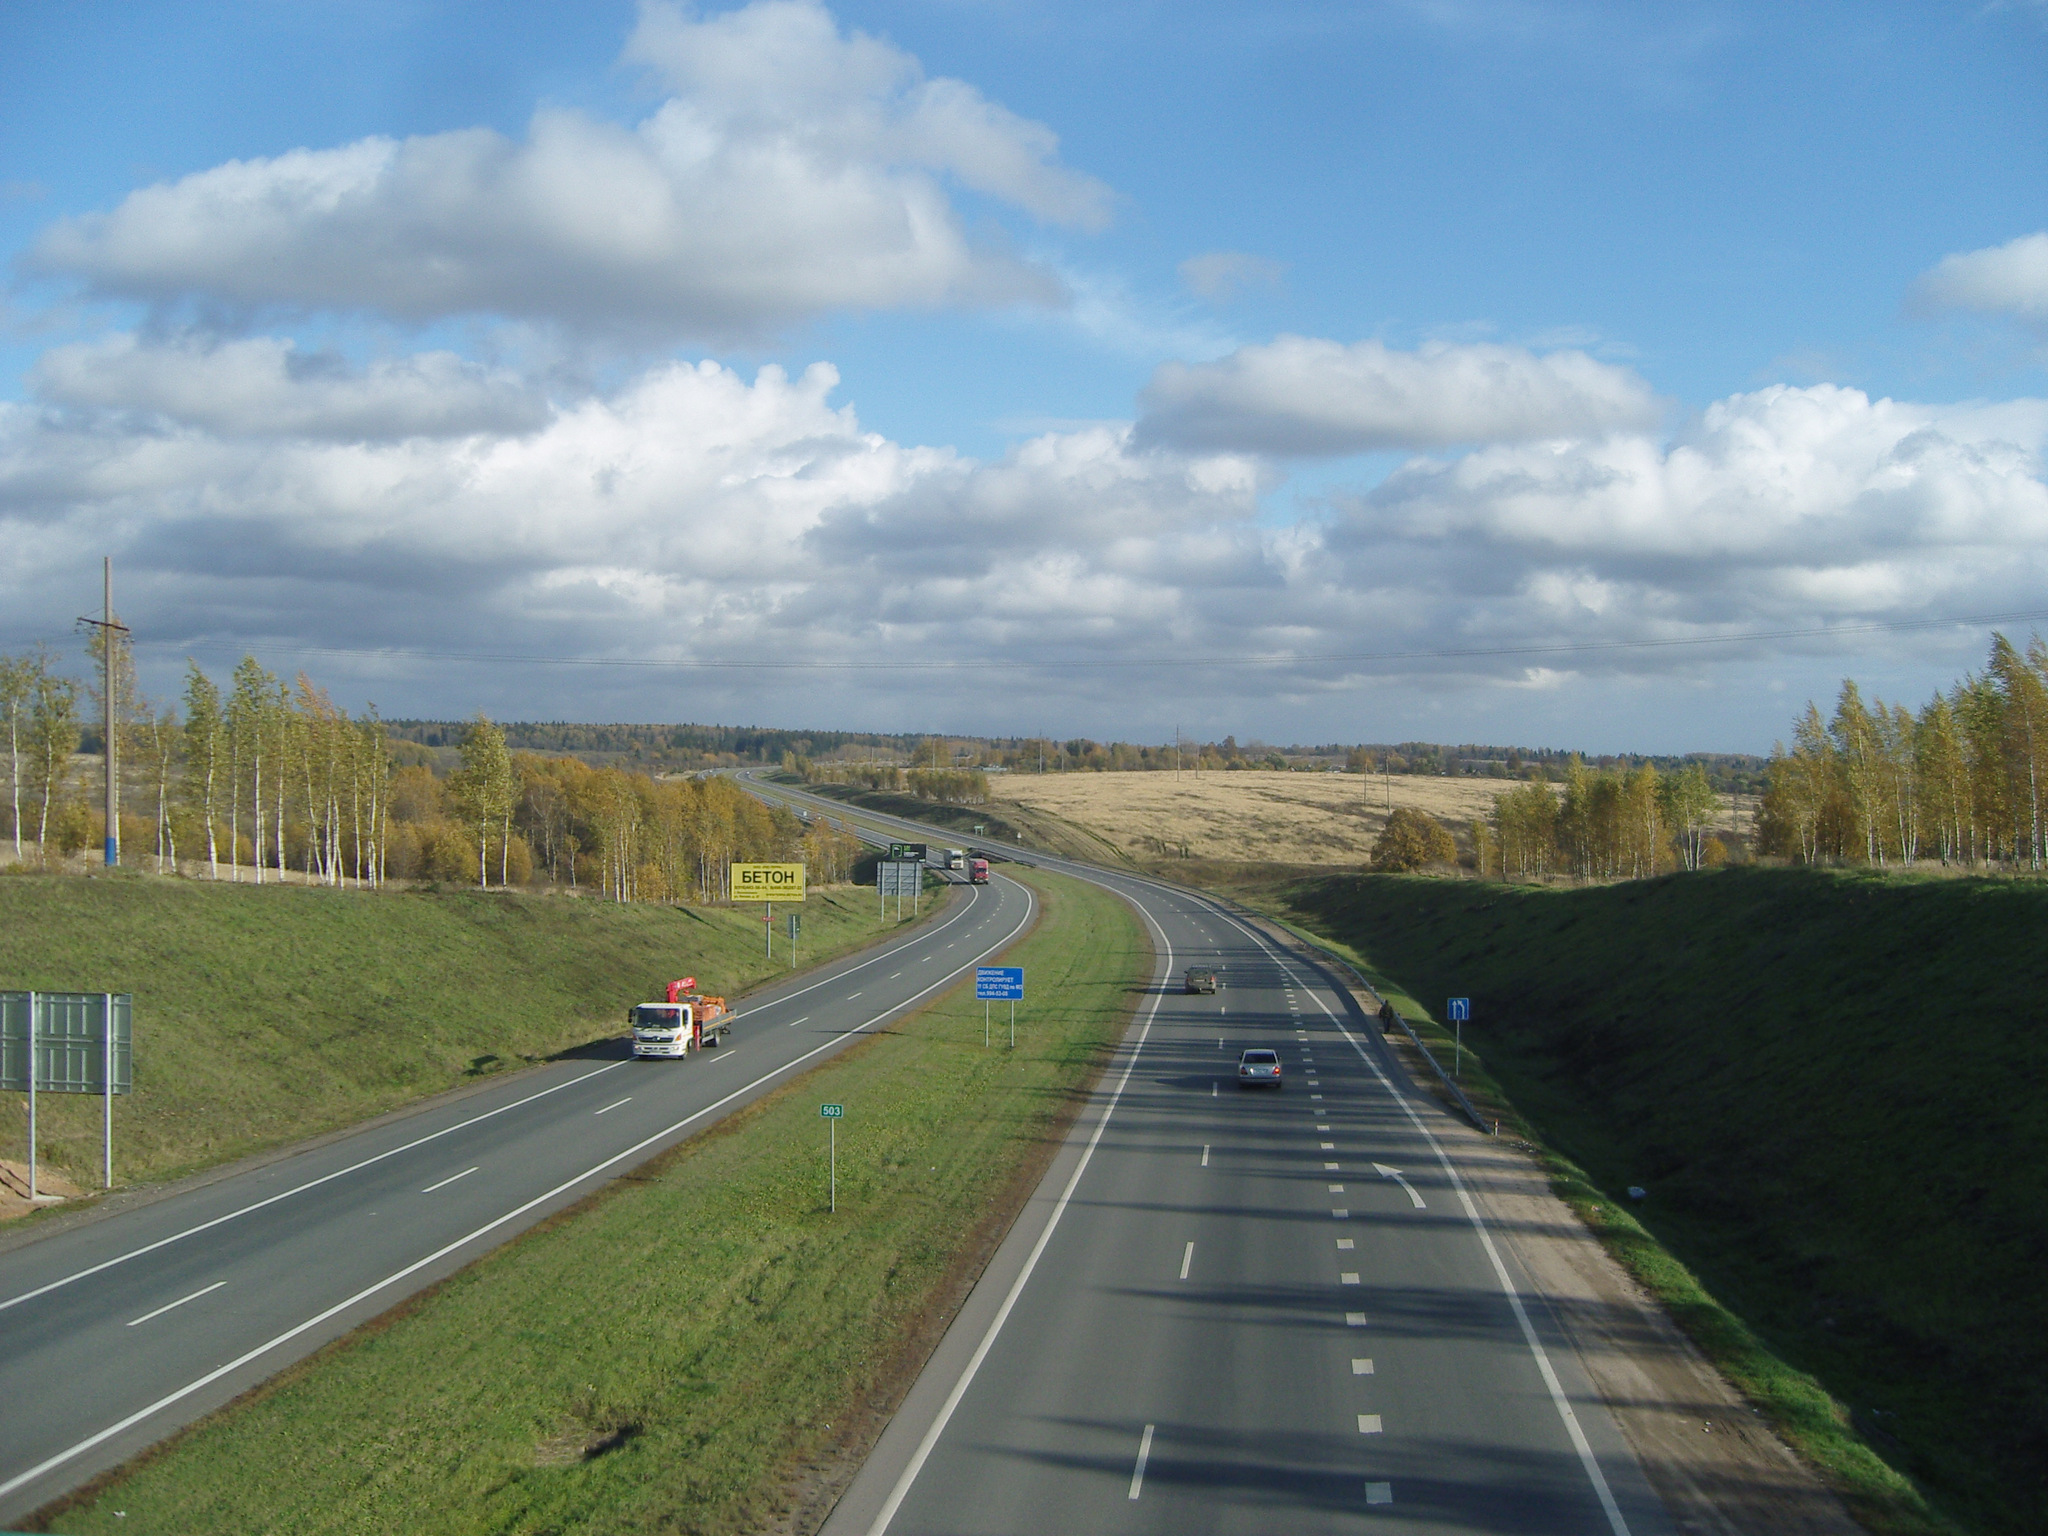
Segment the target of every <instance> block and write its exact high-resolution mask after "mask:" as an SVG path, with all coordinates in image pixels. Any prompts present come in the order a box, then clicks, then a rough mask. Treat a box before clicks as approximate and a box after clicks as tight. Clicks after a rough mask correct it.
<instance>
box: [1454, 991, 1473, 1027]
mask: <svg viewBox="0 0 2048 1536" xmlns="http://www.w3.org/2000/svg"><path fill="white" fill-rule="evenodd" d="M1471 1018H1472V999H1471V998H1469V997H1454V998H1452V999H1451V1007H1450V1022H1451V1023H1453V1024H1458V1023H1469V1022H1470V1021H1471Z"/></svg>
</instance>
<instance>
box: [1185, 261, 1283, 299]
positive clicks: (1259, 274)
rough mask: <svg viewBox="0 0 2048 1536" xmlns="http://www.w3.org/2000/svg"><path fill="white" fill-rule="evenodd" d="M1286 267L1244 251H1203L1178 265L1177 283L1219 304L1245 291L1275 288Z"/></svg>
mask: <svg viewBox="0 0 2048 1536" xmlns="http://www.w3.org/2000/svg"><path fill="white" fill-rule="evenodd" d="M1286 270H1287V269H1286V267H1284V266H1283V265H1281V264H1280V263H1279V262H1277V261H1274V260H1271V259H1270V258H1268V257H1265V256H1249V255H1246V254H1245V253H1244V252H1243V251H1204V252H1203V253H1202V254H1201V255H1199V256H1190V257H1189V258H1188V259H1187V260H1186V261H1184V262H1182V263H1181V264H1180V280H1181V281H1182V282H1184V283H1186V284H1187V285H1188V291H1189V292H1190V293H1193V294H1195V295H1197V296H1198V297H1201V298H1204V299H1208V300H1209V301H1210V302H1211V303H1216V304H1221V303H1225V302H1227V301H1229V300H1231V299H1234V298H1236V297H1237V295H1238V294H1239V293H1240V292H1242V291H1243V290H1244V289H1246V288H1277V287H1278V286H1279V285H1280V279H1281V276H1282V275H1283V274H1284V273H1285V272H1286Z"/></svg>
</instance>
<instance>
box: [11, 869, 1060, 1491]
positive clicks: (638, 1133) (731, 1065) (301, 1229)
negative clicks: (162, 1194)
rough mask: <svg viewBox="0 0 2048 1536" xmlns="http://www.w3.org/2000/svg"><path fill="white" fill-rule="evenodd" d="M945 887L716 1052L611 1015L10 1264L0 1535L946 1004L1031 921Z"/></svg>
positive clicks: (14, 1256)
mask: <svg viewBox="0 0 2048 1536" xmlns="http://www.w3.org/2000/svg"><path fill="white" fill-rule="evenodd" d="M950 894H951V895H952V897H953V900H952V902H951V903H950V905H949V907H948V908H947V909H946V910H944V911H941V912H939V913H937V914H936V915H935V917H934V918H933V920H931V921H929V922H927V923H925V924H922V925H920V926H919V927H917V928H915V929H913V930H911V931H910V932H908V933H906V934H905V935H903V936H902V937H900V938H896V939H891V940H889V941H887V942H885V943H884V944H882V945H880V946H878V947H876V948H872V949H868V950H865V951H862V952H860V953H858V954H856V955H852V956H849V957H847V958H845V959H842V960H839V961H835V962H833V963H831V964H828V965H825V966H822V967H819V968H817V969H815V970H812V971H808V972H805V973H802V974H800V975H798V976H795V977H793V978H791V979H790V980H789V981H787V982H783V983H780V984H776V985H772V986H769V987H765V988H762V989H761V990H759V991H756V992H755V993H753V994H751V995H750V996H748V997H746V998H744V999H742V1000H741V1001H740V1003H739V1007H738V1011H737V1013H736V1015H735V1018H734V1021H733V1028H732V1034H731V1036H730V1039H729V1041H728V1043H727V1044H726V1045H724V1046H721V1047H719V1048H718V1049H716V1050H712V1051H706V1052H704V1053H702V1054H701V1055H696V1056H692V1057H688V1058H685V1059H683V1060H680V1061H666V1060H662V1061H651V1060H643V1061H635V1060H634V1059H632V1057H631V1056H630V1054H629V1049H630V1048H629V1046H628V1044H627V1042H626V1041H625V1039H624V1029H623V1025H622V1026H621V1038H620V1039H619V1040H618V1041H617V1042H612V1043H609V1044H608V1046H607V1047H606V1048H602V1049H599V1050H596V1051H594V1052H589V1053H583V1054H580V1055H578V1056H577V1057H575V1058H573V1059H564V1060H559V1061H555V1062H552V1063H549V1064H548V1065H546V1066H544V1067H541V1068H538V1069H536V1070H534V1071H530V1072H522V1073H520V1074H518V1075H517V1076H516V1077H511V1078H506V1079H504V1080H500V1081H495V1082H493V1083H491V1084H489V1085H488V1086H486V1087H484V1088H482V1089H480V1090H478V1091H476V1092H473V1093H468V1094H464V1095H461V1096H459V1097H457V1098H454V1099H452V1100H444V1101H442V1102H440V1103H437V1104H434V1105H430V1106H427V1107H424V1108H421V1109H420V1110H418V1111H417V1112H414V1113H409V1114H404V1115H401V1116H397V1117H388V1118H386V1119H385V1120H383V1121H380V1122H378V1123H376V1124H374V1125H372V1126H370V1127H367V1128H365V1129H363V1130H361V1131H358V1132H354V1133H351V1134H349V1135H347V1136H344V1137H342V1138H339V1139H335V1140H330V1141H327V1142H325V1143H323V1144H322V1145H320V1146H318V1147H316V1148H313V1149H310V1150H307V1151H304V1152H301V1153H298V1154H297V1155H294V1156H290V1157H286V1158H283V1159H280V1160H278V1161H274V1162H270V1163H268V1164H266V1165H264V1166H261V1167H257V1168H252V1169H249V1170H247V1171H243V1172H240V1173H234V1174H230V1175H229V1176H227V1177H225V1178H220V1179H217V1180H215V1181H213V1182H210V1183H207V1184H204V1185H203V1186H201V1187H198V1188H192V1189H188V1190H185V1191H183V1192H180V1193H177V1194H174V1195H171V1196H169V1197H167V1198H164V1199H161V1200H158V1201H155V1202H154V1203H151V1204H148V1205H144V1206H141V1207H139V1208H136V1209H132V1210H128V1211H125V1212H122V1213H120V1214H118V1215H111V1216H107V1217H105V1218H103V1219H99V1220H86V1221H83V1222H80V1223H79V1224H78V1225H76V1226H73V1227H70V1228H68V1229H65V1230H61V1231H57V1232H53V1233H51V1234H50V1235H48V1236H44V1237H41V1238H40V1239H38V1240H35V1241H30V1242H27V1243H24V1244H21V1245H20V1246H15V1247H12V1248H11V1249H10V1250H9V1251H7V1252H5V1253H4V1254H0V1525H5V1524H10V1523H15V1522H18V1521H19V1520H20V1519H21V1518H22V1517H23V1516H25V1515H26V1514H28V1513H29V1512H30V1511H33V1510H35V1509H37V1508H39V1507H41V1506H42V1505H44V1504H46V1503H48V1502H50V1501H51V1500H52V1499H54V1498H57V1497H58V1496H60V1495H62V1494H64V1493H65V1492H67V1491H69V1490H71V1489H73V1488H76V1487H78V1486H79V1485H81V1484H83V1483H84V1482H86V1481H88V1480H90V1479H91V1478H92V1477H93V1476H95V1475H96V1474H98V1473H100V1472H103V1471H105V1470H107V1469H108V1468H110V1467H114V1466H117V1465H119V1464H120V1463H121V1462H123V1461H125V1460H126V1459H127V1458H129V1457H130V1456H133V1455H134V1454H135V1453H136V1452H138V1451H140V1450H143V1449H144V1448H146V1447H147V1446H149V1445H151V1444H153V1443H155V1442H156V1441H158V1440H160V1439H162V1438H163V1437H164V1436H166V1435H168V1434H169V1433H171V1432H172V1431H174V1430H176V1429H177V1428H179V1427H180V1426H182V1425H185V1424H189V1423H191V1422H193V1421H194V1420H196V1419H198V1418H200V1417H202V1416H203V1415H205V1414H207V1413H209V1412H211V1411H212V1410H214V1409H216V1408H218V1407H220V1406H221V1405H222V1404H224V1403H226V1402H228V1401H230V1400H231V1399H233V1398H234V1397H235V1396H236V1395H238V1394H239V1393H241V1392H244V1391H246V1390H248V1389H249V1388H250V1387H252V1386H254V1385H256V1384H257V1383H259V1382H261V1381H263V1380H265V1379H267V1378H268V1377H270V1376H272V1375H274V1374H275V1373H276V1372H277V1371H279V1370H281V1369H283V1368H284V1367H285V1366H287V1365H289V1364H291V1363H292V1362H293V1361H295V1360H298V1359H301V1358H303V1357H305V1356H306V1355H308V1354H311V1353H312V1352H313V1351H314V1350H316V1349H318V1348H319V1347H320V1346H321V1345H323V1344H325V1343H327V1342H329V1341H330V1340H332V1339H335V1338H338V1337H339V1336H341V1335H342V1334H344V1333H346V1332H348V1331H349V1330H350V1329H351V1328H354V1327H356V1326H358V1325H360V1324H361V1323H363V1322H365V1321H367V1320H368V1319H370V1318H372V1317H375V1316H377V1315H378V1314H379V1313H381V1312H384V1311H385V1310H387V1309H388V1308H390V1307H391V1306H393V1305H395V1304H396V1303H398V1302H400V1301H402V1300H404V1299H405V1298H406V1297H407V1296H409V1295H411V1294H413V1293H414V1292H417V1291H419V1290H421V1289H423V1288H425V1287H426V1286H428V1285H431V1284H433V1283H434V1282H435V1281H437V1280H439V1279H442V1278H444V1277H445V1276H447V1275H449V1274H452V1273H453V1272H455V1271H456V1270H458V1269H460V1268H461V1267H462V1266H463V1265H465V1264H467V1263H469V1262H470V1261H471V1260H473V1259H475V1258H477V1257H478V1256H479V1255H480V1254H483V1253H485V1252H487V1251H488V1250H489V1249H491V1248H493V1247H495V1246H497V1245H498V1244H501V1243H503V1242H505V1241H507V1240H508V1239H510V1238H512V1237H514V1236H516V1235H517V1234H519V1233H520V1232H522V1231H525V1230H526V1229H528V1228H530V1227H532V1226H534V1225H535V1224H536V1223H538V1222H540V1221H542V1220H544V1219H545V1218H546V1217H547V1216H549V1215H551V1214H553V1213H554V1212H556V1211H559V1210H562V1209H564V1208H565V1207H567V1206H569V1205H572V1204H574V1203H575V1202H576V1201H578V1200H580V1199H582V1198H583V1197H584V1196H585V1195H588V1194H589V1193H590V1192H591V1191H592V1190H594V1189H596V1188H598V1187H600V1186H601V1185H602V1184H604V1183H605V1182H607V1181H608V1180H610V1179H613V1178H616V1177H618V1176H619V1175H620V1174H623V1173H627V1172H630V1171H631V1170H632V1169H633V1168H634V1167H636V1166H638V1165H639V1164H641V1163H644V1162H645V1161H647V1160H648V1159H649V1158H652V1157H655V1156H658V1155H659V1154H660V1153H661V1152H663V1151H665V1150H666V1149H668V1148H669V1147H671V1146H674V1145H675V1144H676V1143H677V1142H679V1141H681V1140H683V1139H684V1138H686V1137H688V1136H689V1135H691V1134H692V1133H694V1132H696V1131H698V1130H701V1129H703V1128H704V1127H705V1126H707V1125H709V1124H711V1123H713V1122H715V1121H716V1120H717V1119H718V1118H719V1117H721V1116H723V1115H726V1114H729V1113H731V1112H732V1111H733V1110H735V1109H738V1108H740V1107H741V1106H743V1105H745V1104H747V1103H749V1102H751V1101H752V1100H754V1099H755V1098H758V1097H759V1096H760V1095H762V1094H764V1093H767V1092H769V1091H771V1090H772V1089H774V1088H776V1087H778V1086H780V1085H782V1084H784V1083H786V1082H788V1081H790V1080H791V1078H792V1077H793V1076H795V1075H797V1074H799V1073H801V1072H803V1071H804V1070H806V1069H807V1068H809V1067H811V1066H814V1065H817V1064H818V1063H820V1062H822V1061H824V1060H826V1059H827V1058H828V1057H829V1056H831V1055H832V1054H833V1053H834V1052H835V1051H836V1050H839V1049H841V1048H843V1047H844V1046H846V1045H847V1044H849V1043H850V1042H851V1041H852V1040H854V1039H855V1038H856V1037H858V1036H860V1035H862V1034H864V1033H866V1032H868V1031H870V1030H872V1029H874V1028H875V1027H876V1026H878V1025H880V1024H883V1023H886V1022H887V1021H888V1020H890V1019H892V1018H895V1017H896V1016H898V1015H900V1014H902V1013H903V1012H904V1011H905V1010H907V1009H910V1008H913V1007H916V1006H918V1005H919V1004H921V1003H923V1002H925V1001H927V1000H928V999H931V998H933V997H936V996H938V995H939V994H941V993H942V992H944V991H945V990H947V989H948V988H949V987H951V986H953V985H956V984H958V983H959V982H960V981H961V979H962V978H963V976H964V975H969V973H971V971H972V968H973V967H974V965H975V964H976V963H978V962H984V961H986V960H988V959H990V958H991V957H993V956H995V955H997V954H999V953H1000V952H1001V951H1002V950H1003V949H1004V948H1006V947H1007V946H1008V945H1010V944H1011V943H1012V942H1013V941H1014V940H1015V939H1016V938H1017V937H1019V936H1020V935H1021V934H1022V933H1023V932H1024V931H1025V929H1026V928H1028V927H1029V925H1030V923H1031V920H1032V917H1033V914H1034V909H1035V901H1034V898H1033V896H1032V894H1031V892H1030V890H1029V889H1028V888H1027V887H1025V886H1023V885H1021V884H1019V883H1018V882H1016V881H1014V880H1005V879H1000V878H999V879H997V880H995V881H994V882H993V883H992V884H990V885H987V886H978V887H977V886H963V887H961V888H959V889H956V890H954V891H953V892H951V893H950ZM686 960H687V956H679V957H678V961H679V963H681V962H683V961H686ZM970 979H971V976H970ZM644 1000H645V999H637V998H624V997H622V998H621V999H620V1002H619V1013H620V1017H621V1018H622V1019H623V1017H624V1014H625V1010H626V1009H627V1007H629V1006H630V1005H631V1004H632V1003H634V1002H638V1001H644Z"/></svg>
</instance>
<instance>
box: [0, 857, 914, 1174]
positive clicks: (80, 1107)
mask: <svg viewBox="0 0 2048 1536" xmlns="http://www.w3.org/2000/svg"><path fill="white" fill-rule="evenodd" d="M884 931H886V927H885V925H884V924H883V923H882V922H881V921H880V919H879V918H878V916H877V913H876V907H875V902H874V898H873V896H872V894H870V893H866V892H862V891H860V890H857V889H855V888H853V887H837V888H829V889H821V888H817V887H814V888H813V894H812V897H811V899H810V900H809V901H808V902H807V903H805V907H804V948H803V952H802V958H803V959H804V960H805V961H806V962H811V961H816V960H820V959H823V958H825V957H827V956H828V955H830V954H834V953H838V952H842V951H844V950H846V949H849V948H854V947H858V946H859V945H861V944H864V943H867V942H869V941H870V940H871V939H873V938H875V937H877V936H878V935H880V934H881V933H883V932H884ZM762 948H763V946H762V942H761V919H760V917H759V915H758V914H757V913H756V912H754V911H752V910H747V911H741V910H737V909H733V908H725V907H705V908H697V907H666V906H658V905H654V904H651V903H650V904H633V905H626V906H619V905H614V904H612V903H609V902H604V901H597V900H587V899H572V898H567V897H560V896H521V895H510V894H506V893H503V892H499V891H492V892H489V893H488V894H486V893H481V892H475V891H467V892H439V893H435V892H427V891H381V892H380V891H353V890H352V891H336V890H330V889H326V888H323V887H306V886H298V885H291V886H287V885H276V884H271V885H263V886H255V885H235V884H227V883H221V884H215V883H213V882H210V881H193V880H173V879H162V878H158V877H154V876H144V875H141V874H139V873H122V874H116V875H104V876H95V877H92V878H81V877H78V876H64V875H44V874H25V873H11V874H8V875H6V876H4V877H0V988H8V989H25V988H35V989H37V990H49V991H78V992H96V991H116V992H133V993H134V994H135V1018H136V1042H137V1043H136V1051H135V1063H136V1068H135V1080H136V1089H135V1092H134V1093H133V1094H132V1095H129V1096H126V1097H124V1098H121V1099H119V1100H117V1101H116V1102H115V1106H114V1124H115V1134H114V1158H115V1165H114V1176H115V1179H116V1180H117V1182H120V1183H134V1182H138V1181H141V1180H145V1179H156V1178H162V1177H167V1176H170V1175H175V1174H179V1173H183V1172H187V1171H190V1170H192V1169H195V1168H198V1167H202V1166H204V1165H206V1164H210V1163H216V1162H223V1161H226V1160H228V1159H231V1158H235V1157H240V1156H243V1155H245V1154H247V1153H250V1152H254V1151H257V1150H259V1149H261V1148H264V1147H267V1146H273V1145H276V1144H278V1143H282V1142H290V1141H295V1140H299V1139H301V1138H304V1137H307V1136H314V1135H318V1134H320V1133H322V1132H324V1131H329V1130H333V1129H336V1128H338V1127H340V1126H344V1125H350V1124H353V1123H355V1122H356V1121H359V1120H363V1119H367V1118H369V1117H370V1116H372V1115H377V1114H381V1113H383V1112H384V1111H386V1110H390V1109H394V1108H396V1107H398V1106H399V1105H401V1104H404V1103H407V1102H409V1101H410V1100H413V1099H417V1098H421V1097H424V1096H426V1095H428V1094H432V1093H438V1092H440V1091H442V1090H443V1089H447V1088H452V1087H455V1086H457V1085H459V1084H461V1083H463V1082H465V1081H467V1080H469V1079H472V1078H475V1077H477V1076H480V1075H482V1074H484V1073H487V1072H495V1071H501V1070H504V1069H506V1068H508V1067H516V1066H518V1065H520V1064H521V1062H523V1061H531V1060H537V1059H540V1058H542V1057H546V1056H549V1055H552V1054H554V1053H556V1052H558V1051H562V1050H565V1049H567V1048H569V1047H572V1046H576V1045H581V1044H583V1043H585V1042H587V1041H589V1040H592V1039H595V1038H597V1037H600V1036H604V1035H616V1034H619V1033H620V1032H621V1031H622V1030H623V1028H624V1026H623V1023H622V1020H623V1018H624V1015H625V1010H626V1009H627V1008H628V1007H629V1006H630V1005H631V1004H633V1003H636V1002H644V1001H645V1000H646V999H647V998H649V997H655V996H659V995H660V993H659V992H658V991H657V990H656V989H657V988H659V987H660V986H662V985H664V984H665V983H666V982H668V981H669V980H671V979H673V978H674V977H676V976H679V975H696V976H697V977H699V978H700V979H701V980H702V981H703V982H704V983H705V985H706V989H707V990H709V991H713V992H721V991H723V992H728V993H738V992H740V991H743V990H744V989H746V988H747V987H750V986H753V985H755V984H756V983H758V982H759V981H760V980H762V979H763V977H764V976H765V975H767V974H770V971H769V966H768V962H767V961H766V959H765V958H764V956H763V954H762ZM786 961H787V955H786V953H785V950H784V947H783V945H782V943H781V942H780V940H779V938H778V942H777V944H776V968H777V969H778V970H779V969H780V968H781V967H782V966H783V965H785V964H786ZM27 1124H28V1119H27V1101H26V1098H25V1097H24V1096H23V1095H20V1094H7V1095H4V1096H0V1151H4V1152H5V1153H6V1154H7V1155H8V1156H9V1157H11V1158H14V1159H17V1160H19V1159H21V1158H24V1157H25V1156H26V1153H27ZM38 1131H39V1133H40V1134H39V1136H38V1138H37V1139H38V1142H39V1143H40V1150H41V1155H42V1156H43V1157H44V1158H45V1159H47V1160H48V1161H50V1162H52V1163H55V1164H57V1165H59V1166H60V1167H61V1168H62V1169H63V1170H64V1171H65V1172H67V1173H69V1174H70V1175H71V1177H72V1178H73V1180H74V1181H76V1182H77V1183H79V1184H81V1185H83V1186H85V1187H86V1188H89V1189H90V1188H97V1187H98V1185H99V1182H100V1181H99V1177H98V1171H99V1136H100V1105H99V1102H98V1101H97V1100H95V1099H91V1098H90V1097H88V1096H83V1095H70V1094H65V1095H57V1094H48V1095H43V1096H42V1097H41V1099H40V1102H39V1106H38Z"/></svg>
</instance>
